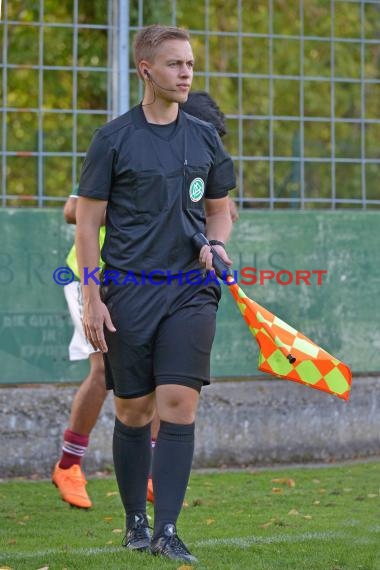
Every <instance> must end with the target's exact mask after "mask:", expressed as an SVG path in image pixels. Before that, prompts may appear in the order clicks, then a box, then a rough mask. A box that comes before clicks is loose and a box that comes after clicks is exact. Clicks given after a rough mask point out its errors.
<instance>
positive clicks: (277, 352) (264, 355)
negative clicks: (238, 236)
mask: <svg viewBox="0 0 380 570" xmlns="http://www.w3.org/2000/svg"><path fill="white" fill-rule="evenodd" d="M232 281H233V280H232V279H231V280H230V283H228V282H229V279H227V283H228V285H229V290H230V292H231V294H232V296H233V298H234V299H235V301H236V303H237V305H238V307H239V309H240V312H241V314H242V315H243V317H244V320H245V322H246V323H247V325H248V327H249V330H250V331H251V333H252V334H253V336H254V337H255V339H256V341H257V343H258V345H259V347H260V353H259V370H262V371H263V372H268V373H269V374H273V375H275V376H279V377H281V378H286V379H287V380H293V381H294V382H299V383H301V384H305V385H306V386H310V387H311V388H316V389H317V390H323V391H324V392H328V393H330V394H334V395H336V396H338V397H339V398H343V400H348V398H349V395H350V389H351V381H352V375H351V370H350V369H349V367H348V366H347V365H346V364H344V363H343V362H341V361H340V360H338V359H337V358H335V357H334V356H332V355H331V354H329V353H328V352H326V351H325V350H323V348H320V347H319V346H317V345H316V344H315V343H314V342H313V341H312V340H310V339H309V338H307V337H306V336H305V335H303V334H302V333H300V332H299V331H297V330H296V329H294V328H293V327H291V326H290V325H288V324H287V323H285V322H284V321H282V320H281V319H279V318H278V317H276V316H275V315H273V314H272V313H271V312H269V311H268V310H267V309H265V308H264V307H262V306H261V305H259V304H258V303H256V302H255V301H252V299H250V298H249V297H247V295H246V294H245V293H244V291H242V289H241V288H240V287H239V286H238V285H237V284H236V283H232Z"/></svg>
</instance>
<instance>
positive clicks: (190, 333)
mask: <svg viewBox="0 0 380 570" xmlns="http://www.w3.org/2000/svg"><path fill="white" fill-rule="evenodd" d="M101 294H102V298H103V301H104V302H105V304H106V305H107V307H108V310H109V312H110V315H111V319H112V322H113V324H114V325H115V327H116V332H114V333H112V332H109V331H108V330H107V329H106V330H105V337H106V342H107V345H108V353H106V354H105V355H104V359H105V369H106V384H107V389H113V391H114V394H115V395H116V396H118V397H119V398H137V397H141V396H144V395H146V394H150V393H151V392H153V391H154V390H155V388H156V386H159V385H163V384H179V385H182V386H189V387H191V388H194V389H195V390H197V391H199V392H200V390H201V388H202V386H203V385H206V384H209V383H210V353H211V347H212V343H213V340H214V336H215V322H216V312H217V309H218V302H219V299H220V286H219V285H218V284H216V283H215V282H211V283H208V284H201V285H191V284H188V283H186V284H185V283H184V284H179V283H177V282H175V281H173V282H172V283H171V284H159V285H155V284H151V283H149V284H146V285H136V284H134V283H127V284H126V285H117V284H115V283H110V285H107V286H106V287H105V286H103V287H102V288H101Z"/></svg>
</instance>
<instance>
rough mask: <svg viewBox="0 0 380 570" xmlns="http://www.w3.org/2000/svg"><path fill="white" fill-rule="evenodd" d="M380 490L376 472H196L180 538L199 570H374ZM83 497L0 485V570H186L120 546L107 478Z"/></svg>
mask: <svg viewBox="0 0 380 570" xmlns="http://www.w3.org/2000/svg"><path fill="white" fill-rule="evenodd" d="M379 487H380V463H367V464H355V465H349V466H340V467H326V468H294V469H291V470H290V469H288V470H279V471H269V470H268V471H257V472H256V471H254V470H246V471H240V472H227V471H220V472H217V473H212V474H198V473H194V474H193V475H192V477H191V480H190V483H189V488H188V490H187V493H186V506H185V507H184V508H183V510H182V513H181V516H180V519H179V521H178V530H179V534H180V536H181V538H182V539H183V540H184V542H185V543H186V544H187V546H188V547H189V549H190V550H191V552H192V553H193V554H194V555H195V556H197V558H198V560H199V563H198V565H197V568H198V569H199V570H206V569H207V570H219V569H228V570H232V569H236V570H238V569H239V570H246V569H247V570H251V569H255V570H277V569H278V570H302V569H305V570H380V489H379ZM88 491H89V494H90V496H91V498H92V499H93V503H94V506H93V508H92V509H91V510H88V511H84V510H79V509H75V508H72V507H70V506H69V505H68V504H66V503H64V502H62V501H61V500H60V499H59V496H58V492H57V490H56V489H55V487H53V485H51V484H50V483H48V482H30V481H12V482H4V483H1V484H0V510H1V511H0V516H1V525H0V569H5V568H6V569H12V570H24V569H25V570H41V569H43V570H58V569H59V570H64V569H67V570H72V569H75V570H81V569H83V570H88V569H89V568H90V569H99V570H103V569H104V568H107V569H108V568H109V569H115V570H116V569H118V570H119V569H121V568H123V569H128V570H135V569H136V570H144V569H153V568H155V569H157V570H160V569H165V568H176V569H177V570H178V569H181V570H185V569H186V568H190V567H189V566H187V565H184V564H182V565H181V564H178V563H173V562H170V561H166V560H162V559H158V558H153V557H151V556H150V555H148V554H139V553H130V552H127V551H126V549H124V548H122V547H121V542H122V539H123V536H124V531H125V529H124V516H123V509H122V506H121V503H120V498H119V493H118V491H117V485H116V481H115V479H114V478H112V477H109V478H106V479H93V480H90V481H89V484H88ZM148 514H149V516H150V517H151V524H152V523H153V508H152V506H151V505H150V504H149V505H148Z"/></svg>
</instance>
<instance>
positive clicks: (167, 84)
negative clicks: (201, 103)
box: [150, 40, 194, 103]
mask: <svg viewBox="0 0 380 570" xmlns="http://www.w3.org/2000/svg"><path fill="white" fill-rule="evenodd" d="M193 67H194V56H193V50H192V49H191V45H190V43H189V42H188V41H186V40H167V41H165V42H163V43H162V44H161V45H160V46H159V47H158V49H157V51H156V55H155V58H154V61H153V63H152V64H151V67H150V73H151V76H152V78H153V80H154V82H155V88H156V96H157V97H160V98H161V99H165V100H166V101H170V102H176V103H184V102H185V101H186V100H187V97H188V94H189V91H190V88H191V83H192V81H193Z"/></svg>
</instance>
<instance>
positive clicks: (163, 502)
mask: <svg viewBox="0 0 380 570" xmlns="http://www.w3.org/2000/svg"><path fill="white" fill-rule="evenodd" d="M194 427H195V426H194V423H192V424H187V425H182V424H173V423H170V422H164V421H161V423H160V431H159V432H158V437H157V442H156V447H155V450H154V456H153V490H154V515H155V516H154V538H155V537H156V536H158V535H160V534H162V533H163V529H164V526H165V525H166V524H168V523H172V524H174V525H175V524H176V522H177V518H178V515H179V513H180V511H181V508H182V503H183V499H184V497H185V493H186V487H187V484H188V481H189V476H190V471H191V464H192V460H193V454H194Z"/></svg>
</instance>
